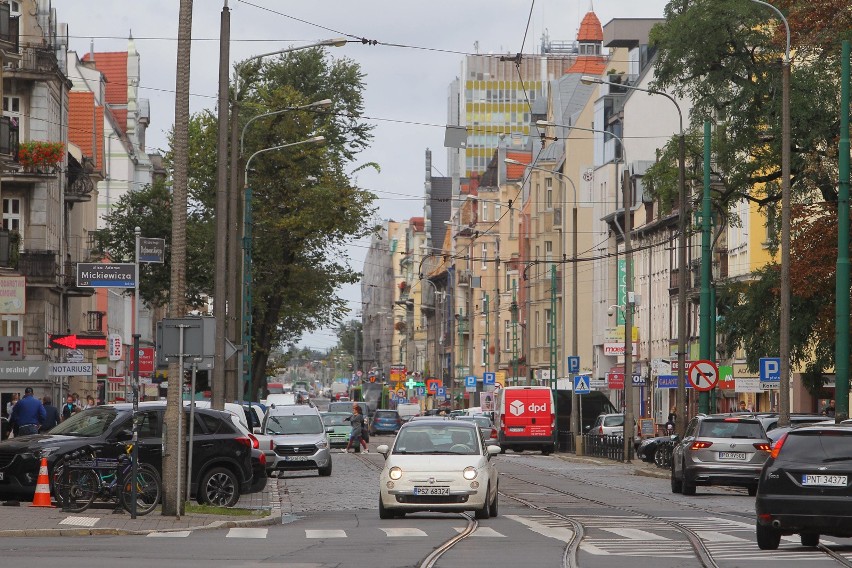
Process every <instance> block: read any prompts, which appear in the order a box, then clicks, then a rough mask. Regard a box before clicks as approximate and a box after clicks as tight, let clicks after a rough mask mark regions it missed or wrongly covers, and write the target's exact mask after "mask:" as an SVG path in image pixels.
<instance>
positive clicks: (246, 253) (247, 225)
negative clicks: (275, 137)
mask: <svg viewBox="0 0 852 568" xmlns="http://www.w3.org/2000/svg"><path fill="white" fill-rule="evenodd" d="M323 141H325V137H324V136H314V137H313V138H308V139H307V140H301V141H299V142H291V143H289V144H280V145H278V146H271V147H269V148H262V149H260V150H258V151H257V152H255V153H254V154H252V155H251V156H249V159H248V160H246V166H245V171H244V173H243V187H244V188H245V201H244V204H243V211H244V213H245V220H244V224H243V319H242V324H243V364H244V366H245V369H244V376H245V378H244V381H245V380H247V381H249V384H251V383H250V381H251V365H252V360H251V359H252V357H251V335H252V305H253V301H252V274H251V252H252V228H253V226H254V223H253V221H252V203H251V198H252V190H251V186H249V183H248V174H249V166H251V161H252V160H253V159H254V158H255V157H256V156H258V155H260V154H263V153H265V152H271V151H273V150H283V149H284V148H291V147H293V146H299V145H302V144H314V143H319V142H323ZM239 392H240V393H242V389H239ZM240 400H242V396H240Z"/></svg>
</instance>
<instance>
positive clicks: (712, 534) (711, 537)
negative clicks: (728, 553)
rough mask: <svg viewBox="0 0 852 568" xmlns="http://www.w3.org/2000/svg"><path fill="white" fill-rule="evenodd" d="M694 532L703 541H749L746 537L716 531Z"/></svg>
mask: <svg viewBox="0 0 852 568" xmlns="http://www.w3.org/2000/svg"><path fill="white" fill-rule="evenodd" d="M695 534H697V535H698V536H699V538H701V540H703V541H705V542H751V541H750V540H749V539H747V538H740V537H738V536H734V535H731V534H725V533H723V532H718V531H695Z"/></svg>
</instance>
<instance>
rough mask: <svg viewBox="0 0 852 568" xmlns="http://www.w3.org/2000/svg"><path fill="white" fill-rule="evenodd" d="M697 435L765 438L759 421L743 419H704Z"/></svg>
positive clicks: (706, 436)
mask: <svg viewBox="0 0 852 568" xmlns="http://www.w3.org/2000/svg"><path fill="white" fill-rule="evenodd" d="M698 435H699V436H702V437H705V438H747V439H758V440H759V439H765V438H766V434H765V433H764V431H763V426H761V425H760V422H756V421H755V422H746V421H743V420H736V419H734V420H705V421H703V422H702V423H701V428H700V431H699V433H698Z"/></svg>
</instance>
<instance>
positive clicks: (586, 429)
mask: <svg viewBox="0 0 852 568" xmlns="http://www.w3.org/2000/svg"><path fill="white" fill-rule="evenodd" d="M591 429H592V427H591V426H585V427H584V428H583V432H588V431H589V430H591Z"/></svg>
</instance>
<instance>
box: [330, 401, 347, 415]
mask: <svg viewBox="0 0 852 568" xmlns="http://www.w3.org/2000/svg"><path fill="white" fill-rule="evenodd" d="M328 411H329V412H348V413H349V414H352V403H351V402H332V403H330V404H329V405H328Z"/></svg>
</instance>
